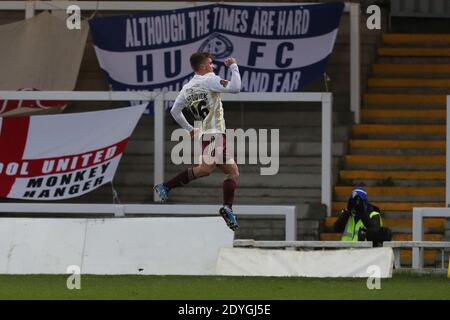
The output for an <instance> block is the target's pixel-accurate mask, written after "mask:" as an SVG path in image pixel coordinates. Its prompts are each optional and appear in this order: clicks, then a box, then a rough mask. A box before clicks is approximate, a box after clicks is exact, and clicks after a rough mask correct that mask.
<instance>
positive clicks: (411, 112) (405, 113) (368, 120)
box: [361, 108, 446, 124]
mask: <svg viewBox="0 0 450 320" xmlns="http://www.w3.org/2000/svg"><path fill="white" fill-rule="evenodd" d="M361 119H362V120H363V121H364V123H365V124H411V123H414V124H431V123H432V124H445V119H446V110H445V109H430V110H418V109H400V110H398V109H397V110H390V109H373V108H372V109H362V110H361Z"/></svg>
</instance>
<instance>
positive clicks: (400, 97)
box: [363, 93, 446, 106]
mask: <svg viewBox="0 0 450 320" xmlns="http://www.w3.org/2000/svg"><path fill="white" fill-rule="evenodd" d="M363 101H364V103H371V104H377V105H382V104H413V105H417V104H427V105H430V106H431V105H445V103H446V95H445V94H383V93H366V94H364V96H363Z"/></svg>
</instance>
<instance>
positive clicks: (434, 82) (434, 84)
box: [368, 78, 450, 89]
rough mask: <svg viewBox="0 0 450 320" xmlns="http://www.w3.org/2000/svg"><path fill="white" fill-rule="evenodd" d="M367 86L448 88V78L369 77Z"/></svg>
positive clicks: (449, 85) (449, 86)
mask: <svg viewBox="0 0 450 320" xmlns="http://www.w3.org/2000/svg"><path fill="white" fill-rule="evenodd" d="M368 86H369V87H380V88H388V87H394V88H446V89H448V88H450V79H411V78H409V79H408V78H369V79H368Z"/></svg>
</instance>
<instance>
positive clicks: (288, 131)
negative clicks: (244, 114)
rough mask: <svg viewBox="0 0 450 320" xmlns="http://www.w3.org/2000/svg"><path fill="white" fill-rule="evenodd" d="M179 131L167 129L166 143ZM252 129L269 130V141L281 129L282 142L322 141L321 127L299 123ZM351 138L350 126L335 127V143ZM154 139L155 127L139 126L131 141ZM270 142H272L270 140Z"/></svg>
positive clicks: (172, 127)
mask: <svg viewBox="0 0 450 320" xmlns="http://www.w3.org/2000/svg"><path fill="white" fill-rule="evenodd" d="M227 128H229V129H239V128H241V129H243V130H244V131H246V130H247V129H248V127H233V126H229V125H228V122H227ZM176 129H179V127H177V126H174V125H171V126H170V127H168V128H166V131H165V138H166V141H167V142H169V141H170V137H171V134H172V132H173V131H174V130H176ZM251 129H256V130H259V129H267V130H268V139H269V138H270V129H279V138H280V141H306V142H319V141H321V135H322V128H321V126H313V127H304V126H302V123H300V122H299V123H298V124H297V126H296V127H285V128H280V127H273V126H271V127H269V126H266V127H261V126H255V127H252V128H251ZM348 137H349V131H348V125H339V126H333V141H347V140H348ZM153 139H154V130H153V125H151V126H144V125H142V126H138V127H136V130H135V131H134V132H133V134H132V136H131V140H130V141H134V140H146V141H147V140H148V141H152V140H153ZM269 141H270V140H269Z"/></svg>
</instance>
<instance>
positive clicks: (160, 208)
mask: <svg viewBox="0 0 450 320" xmlns="http://www.w3.org/2000/svg"><path fill="white" fill-rule="evenodd" d="M220 207H221V206H220V205H197V204H196V205H185V204H183V205H180V204H87V203H86V204H84V203H83V204H80V203H2V205H1V206H0V213H47V214H49V213H51V214H55V213H62V214H67V213H70V214H114V216H115V217H124V216H126V215H130V214H132V215H183V216H192V215H202V216H205V215H215V214H217V213H218V212H219V208H220ZM233 208H234V211H235V212H236V213H237V214H238V215H239V216H243V215H244V216H245V215H249V216H255V215H258V216H259V215H265V216H272V215H281V216H284V217H285V230H286V237H285V238H286V241H295V239H296V232H297V219H296V215H295V206H257V205H236V206H234V207H233Z"/></svg>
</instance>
